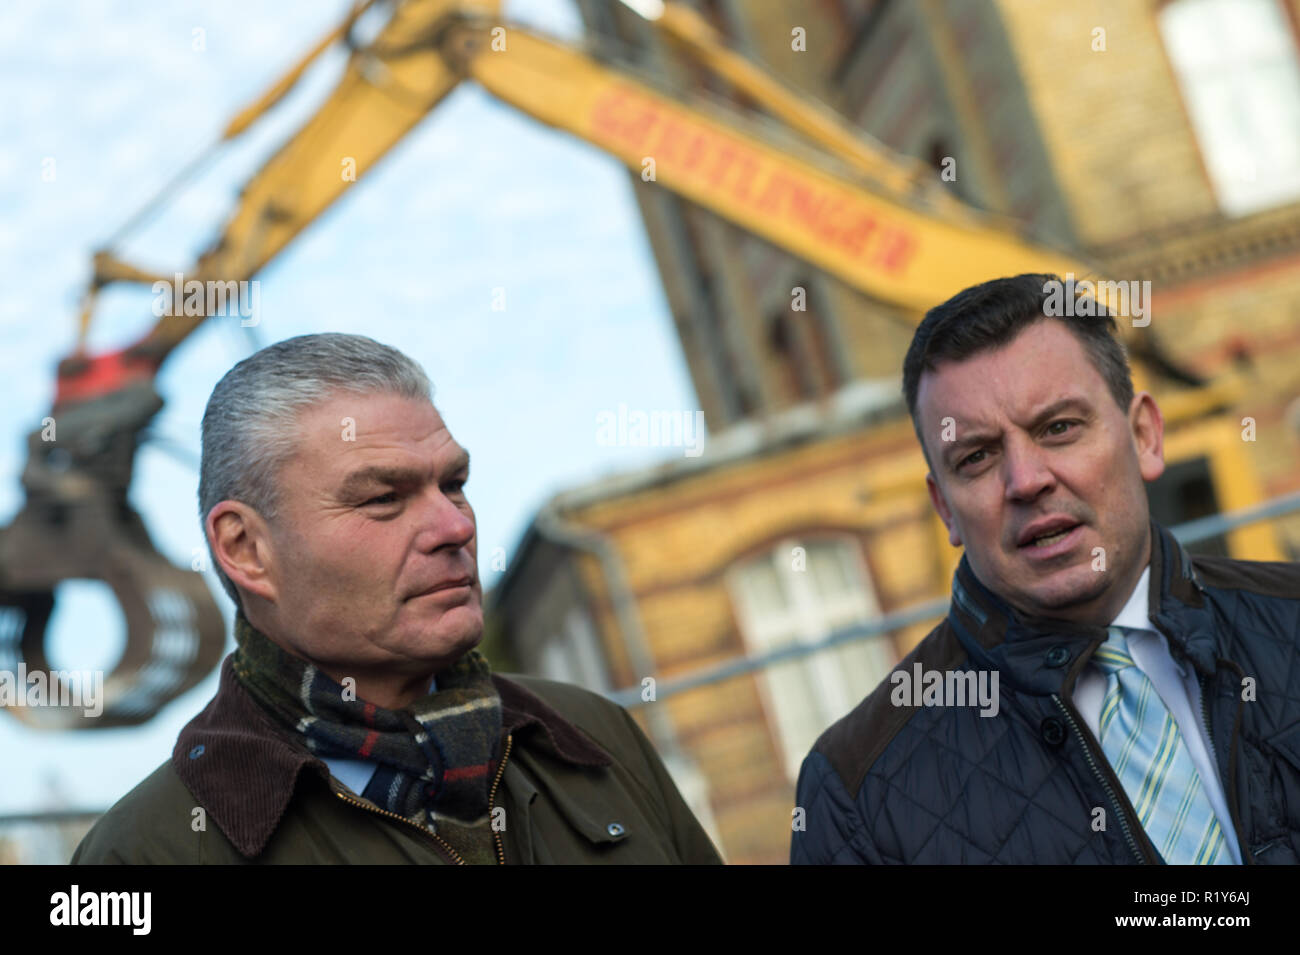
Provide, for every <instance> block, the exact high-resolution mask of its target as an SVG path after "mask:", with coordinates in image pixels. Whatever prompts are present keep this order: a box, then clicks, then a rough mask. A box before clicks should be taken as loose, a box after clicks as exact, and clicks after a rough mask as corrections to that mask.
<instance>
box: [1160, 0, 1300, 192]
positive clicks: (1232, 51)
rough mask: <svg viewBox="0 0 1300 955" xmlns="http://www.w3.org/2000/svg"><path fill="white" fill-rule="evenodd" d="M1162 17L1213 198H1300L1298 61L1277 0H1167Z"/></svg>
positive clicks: (1292, 34) (1161, 24)
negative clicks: (1210, 182)
mask: <svg viewBox="0 0 1300 955" xmlns="http://www.w3.org/2000/svg"><path fill="white" fill-rule="evenodd" d="M1159 21H1160V32H1161V34H1162V36H1163V38H1164V43H1165V48H1166V49H1167V50H1168V51H1169V58H1170V60H1171V61H1172V62H1173V66H1174V72H1175V73H1176V74H1177V76H1178V82H1179V85H1180V86H1181V88H1182V93H1183V99H1184V101H1185V102H1186V104H1187V111H1188V113H1189V114H1190V115H1191V120H1192V127H1193V129H1194V131H1195V133H1196V138H1197V141H1198V142H1199V144H1200V147H1201V153H1202V155H1203V156H1204V157H1205V166H1206V168H1207V169H1208V171H1209V174H1210V179H1211V181H1212V182H1213V183H1214V189H1215V192H1216V194H1217V195H1218V199H1219V206H1220V207H1221V208H1222V209H1223V211H1224V212H1225V213H1227V214H1228V215H1234V216H1237V215H1245V214H1246V213H1250V212H1254V211H1256V210H1258V209H1265V208H1268V207H1270V206H1276V205H1282V204H1284V203H1287V202H1291V201H1293V200H1295V199H1297V198H1300V61H1298V60H1297V54H1296V39H1295V33H1294V32H1293V30H1292V27H1291V23H1290V21H1289V20H1288V17H1287V13H1286V11H1285V10H1283V9H1282V4H1281V2H1280V0H1173V2H1171V3H1167V4H1165V5H1164V6H1163V7H1162V8H1161V9H1160V14H1159Z"/></svg>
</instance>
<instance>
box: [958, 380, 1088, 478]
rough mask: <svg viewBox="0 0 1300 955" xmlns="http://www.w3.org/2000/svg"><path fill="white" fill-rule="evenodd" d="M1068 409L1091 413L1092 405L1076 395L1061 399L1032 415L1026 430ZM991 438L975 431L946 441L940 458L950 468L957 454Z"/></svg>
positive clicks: (990, 435) (984, 432)
mask: <svg viewBox="0 0 1300 955" xmlns="http://www.w3.org/2000/svg"><path fill="white" fill-rule="evenodd" d="M1070 409H1074V410H1077V411H1082V412H1088V413H1091V411H1092V405H1090V404H1089V403H1088V402H1087V400H1085V399H1084V398H1081V397H1078V396H1077V395H1072V396H1070V397H1068V398H1062V399H1060V400H1059V401H1053V402H1052V403H1051V404H1050V405H1048V406H1047V407H1046V408H1044V409H1042V410H1041V411H1039V412H1038V413H1037V414H1035V415H1034V417H1033V419H1032V420H1031V421H1030V422H1029V429H1028V430H1030V431H1033V430H1035V429H1036V428H1038V427H1040V426H1041V425H1043V424H1044V423H1046V422H1047V420H1048V419H1049V418H1054V417H1055V416H1056V415H1058V414H1060V413H1061V412H1062V411H1068V410H1070ZM992 438H993V435H992V433H990V432H987V431H975V432H971V433H969V434H967V435H966V436H964V437H961V438H958V439H957V440H955V441H946V442H944V443H945V444H946V445H947V447H946V448H945V450H944V452H943V454H942V455H941V457H942V458H943V460H944V462H945V463H946V464H947V465H948V466H949V467H950V468H951V467H953V460H952V459H953V457H954V456H955V455H956V454H957V453H958V452H960V451H962V450H964V449H966V448H969V447H971V446H972V445H978V444H985V443H987V442H988V441H990V440H992Z"/></svg>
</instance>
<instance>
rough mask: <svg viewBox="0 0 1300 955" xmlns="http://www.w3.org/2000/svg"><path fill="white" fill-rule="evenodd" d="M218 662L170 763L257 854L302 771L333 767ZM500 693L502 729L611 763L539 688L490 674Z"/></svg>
mask: <svg viewBox="0 0 1300 955" xmlns="http://www.w3.org/2000/svg"><path fill="white" fill-rule="evenodd" d="M233 656H234V654H231V655H229V656H227V657H226V659H225V660H224V661H223V662H222V665H221V677H220V683H219V685H218V688H217V694H216V696H214V697H213V698H212V700H211V701H210V702H209V703H208V705H207V706H206V707H204V709H203V711H202V712H201V713H199V715H198V716H196V717H194V719H192V720H191V721H190V722H189V723H187V724H186V725H185V728H184V729H182V730H181V733H180V736H178V737H177V739H176V747H175V749H173V750H172V758H171V762H172V766H173V768H174V769H175V770H176V773H177V775H179V776H180V778H181V781H182V782H183V783H184V784H185V786H186V788H188V789H189V791H190V792H191V793H192V794H193V795H194V798H195V799H196V800H197V801H198V803H199V805H201V806H202V807H203V808H204V809H205V810H206V811H207V813H208V815H209V816H211V817H212V820H213V821H214V822H215V823H216V824H217V825H218V826H219V827H220V829H221V831H222V832H223V833H225V835H226V838H228V839H229V840H230V841H231V843H232V844H233V845H234V846H235V848H236V849H238V850H239V851H240V853H242V854H243V855H244V856H246V857H248V858H252V857H253V856H256V855H258V854H259V853H260V852H261V851H262V849H264V848H265V847H266V844H267V842H268V841H270V838H271V835H272V834H273V833H274V832H275V829H276V827H277V826H278V825H279V824H280V819H281V817H283V815H284V812H285V809H287V808H288V805H289V800H290V799H291V798H292V797H293V793H294V788H295V787H296V786H297V783H298V777H299V776H300V775H301V773H302V772H303V770H304V769H306V770H309V771H311V772H314V773H316V774H318V775H319V776H320V777H321V778H322V779H323V780H325V781H326V782H328V780H329V778H330V773H329V767H328V766H326V765H325V763H324V762H323V761H322V760H321V759H319V758H318V757H316V756H313V755H312V753H311V752H310V751H309V750H308V749H307V747H306V746H305V745H304V744H303V742H302V741H301V740H300V739H298V738H297V737H296V736H294V735H293V734H292V733H290V732H289V731H288V730H286V729H284V728H283V727H281V726H280V725H279V724H277V723H275V722H274V721H273V720H272V719H271V717H270V716H269V715H268V714H267V713H266V712H265V711H264V710H263V709H262V707H261V706H259V705H258V703H257V701H256V700H254V699H253V698H252V697H251V696H250V695H249V694H248V691H246V690H245V689H244V687H243V685H242V684H241V683H240V682H239V680H238V679H237V678H236V677H235V672H234V668H233V666H232V663H231V658H232V657H233ZM492 682H493V683H494V684H495V685H496V688H497V691H498V692H499V693H500V694H501V717H502V727H503V730H504V732H506V733H513V734H516V735H518V734H520V733H521V732H524V733H526V735H527V736H528V739H529V743H530V745H536V746H538V747H540V748H542V749H545V750H547V751H548V752H550V753H551V754H552V755H554V756H556V757H557V758H559V759H562V760H565V761H566V762H569V763H572V764H574V765H577V766H591V767H596V766H608V765H609V764H610V763H612V762H613V759H612V757H611V756H610V755H609V754H608V753H607V752H605V750H604V749H602V748H601V747H600V746H598V745H596V743H594V742H593V741H592V740H591V739H590V738H588V737H587V736H585V735H583V733H582V732H581V731H580V730H579V729H578V728H577V727H575V726H574V725H573V724H572V723H570V722H569V721H568V720H566V719H564V717H562V716H561V715H560V714H559V713H557V712H556V711H555V709H554V708H552V707H551V706H549V705H548V704H547V703H545V702H544V701H543V700H541V699H539V698H538V697H537V696H536V694H534V693H532V692H530V691H529V690H527V689H525V688H524V687H522V686H520V685H519V684H518V683H516V682H515V681H513V680H511V679H509V678H507V677H504V676H501V675H499V674H495V673H494V674H492Z"/></svg>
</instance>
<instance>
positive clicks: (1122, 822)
mask: <svg viewBox="0 0 1300 955" xmlns="http://www.w3.org/2000/svg"><path fill="white" fill-rule="evenodd" d="M1052 701H1053V702H1054V703H1055V704H1056V705H1057V706H1058V707H1060V710H1061V712H1062V713H1064V714H1065V718H1066V720H1067V721H1068V722H1069V724H1070V729H1072V730H1074V735H1075V736H1076V737H1078V739H1079V742H1080V743H1082V744H1083V756H1084V758H1085V759H1086V760H1087V761H1088V768H1089V769H1091V770H1092V774H1093V775H1094V776H1095V777H1096V778H1097V781H1098V782H1099V783H1101V787H1102V789H1104V790H1106V796H1107V798H1109V799H1110V803H1111V808H1113V809H1114V810H1115V818H1116V819H1118V820H1119V826H1120V829H1122V830H1123V832H1124V841H1125V842H1127V843H1128V847H1129V849H1130V850H1132V852H1133V857H1134V858H1136V859H1137V861H1138V862H1139V863H1140V864H1142V865H1146V864H1148V861H1149V860H1148V859H1147V857H1146V856H1145V855H1144V854H1143V852H1142V850H1141V849H1140V848H1139V847H1138V844H1137V840H1136V839H1134V838H1133V832H1132V830H1131V829H1130V828H1129V824H1128V818H1127V817H1126V816H1125V815H1124V807H1123V805H1122V804H1121V803H1120V801H1119V800H1118V799H1117V798H1116V796H1115V790H1114V789H1113V788H1112V787H1111V785H1110V781H1109V780H1108V779H1107V778H1106V775H1105V773H1103V772H1102V771H1101V770H1100V769H1099V768H1098V766H1097V761H1096V760H1095V759H1094V758H1093V754H1092V747H1091V745H1090V744H1089V743H1088V739H1087V737H1085V736H1084V735H1083V732H1082V731H1081V730H1080V729H1079V724H1078V723H1076V722H1075V720H1074V716H1073V714H1071V713H1070V709H1069V707H1068V706H1066V705H1065V702H1064V701H1063V700H1062V699H1061V697H1060V696H1059V695H1058V694H1056V693H1053V694H1052Z"/></svg>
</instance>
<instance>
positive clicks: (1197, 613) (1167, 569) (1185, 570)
mask: <svg viewBox="0 0 1300 955" xmlns="http://www.w3.org/2000/svg"><path fill="white" fill-rule="evenodd" d="M1150 579H1151V586H1150V597H1149V606H1148V617H1149V618H1150V620H1151V625H1152V628H1153V629H1155V630H1158V631H1160V632H1161V633H1163V634H1164V635H1165V637H1166V639H1167V640H1168V641H1169V647H1170V650H1171V652H1172V653H1173V654H1174V656H1175V657H1179V658H1185V659H1187V660H1190V661H1191V663H1192V665H1193V666H1195V668H1196V669H1197V670H1198V671H1200V672H1201V673H1203V674H1205V675H1207V676H1208V675H1211V674H1213V673H1214V670H1215V666H1216V660H1217V659H1218V657H1219V655H1220V652H1221V651H1220V647H1219V646H1218V638H1217V637H1216V636H1215V628H1214V620H1213V618H1212V616H1211V614H1210V612H1209V610H1208V609H1207V608H1206V606H1205V601H1204V599H1203V598H1202V595H1201V591H1202V586H1201V583H1200V581H1199V580H1197V578H1196V572H1195V570H1194V569H1193V567H1192V561H1191V557H1190V556H1189V555H1188V553H1187V551H1186V550H1184V549H1183V546H1182V545H1181V544H1179V543H1178V541H1177V540H1176V539H1175V538H1174V536H1173V535H1172V534H1170V533H1169V532H1168V531H1167V530H1165V529H1164V528H1163V527H1161V526H1160V525H1159V524H1157V523H1156V522H1155V521H1152V522H1151V578H1150ZM948 621H949V623H950V624H951V625H952V627H953V630H954V632H955V633H956V635H957V639H958V640H960V641H961V643H962V645H963V646H964V647H965V648H966V651H967V653H969V654H970V657H971V661H972V663H973V665H974V666H975V667H976V668H978V669H987V670H997V671H998V672H999V674H1000V676H1001V678H1002V680H1004V681H1005V682H1007V683H1009V684H1011V685H1013V686H1015V687H1016V688H1017V689H1019V690H1022V691H1025V692H1029V693H1034V694H1050V693H1062V692H1064V693H1069V692H1070V690H1071V689H1072V687H1073V684H1074V679H1075V677H1076V676H1077V675H1078V673H1079V671H1080V670H1081V669H1082V667H1083V664H1084V663H1085V662H1086V661H1087V659H1088V658H1089V657H1091V656H1092V652H1093V651H1094V650H1096V649H1097V647H1098V646H1100V645H1101V643H1102V642H1103V641H1105V639H1106V637H1107V631H1106V628H1105V627H1096V626H1089V625H1086V624H1075V623H1068V622H1065V621H1060V620H1050V619H1046V618H1034V617H1025V616H1022V615H1021V614H1020V613H1019V612H1018V611H1016V610H1014V609H1012V608H1011V606H1009V605H1008V604H1007V603H1006V602H1005V601H1004V600H1002V598H1000V597H998V596H997V595H996V594H994V593H993V592H992V591H991V590H989V589H988V588H987V587H985V586H984V584H982V583H981V582H980V581H979V580H978V578H976V576H975V574H974V572H973V571H972V570H971V567H970V564H969V562H968V561H967V559H966V557H965V556H964V555H963V556H962V559H961V563H960V564H959V565H958V567H957V571H956V573H955V574H954V575H953V584H952V603H951V605H950V607H949V611H948ZM1062 650H1063V651H1064V654H1062Z"/></svg>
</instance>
